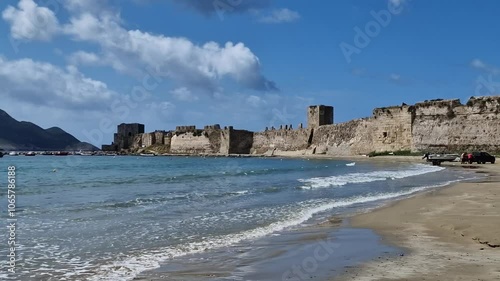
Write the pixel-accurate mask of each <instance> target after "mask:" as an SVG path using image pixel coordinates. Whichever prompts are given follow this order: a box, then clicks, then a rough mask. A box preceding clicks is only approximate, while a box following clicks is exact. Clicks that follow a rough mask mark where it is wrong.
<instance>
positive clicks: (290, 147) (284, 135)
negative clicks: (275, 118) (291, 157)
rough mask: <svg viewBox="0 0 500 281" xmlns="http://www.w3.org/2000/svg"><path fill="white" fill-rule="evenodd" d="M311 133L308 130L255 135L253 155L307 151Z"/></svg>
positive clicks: (267, 132) (268, 132)
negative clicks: (271, 152) (277, 151)
mask: <svg viewBox="0 0 500 281" xmlns="http://www.w3.org/2000/svg"><path fill="white" fill-rule="evenodd" d="M309 132H310V130H308V129H297V130H285V129H282V130H270V131H265V132H259V133H254V136H253V146H252V153H253V154H263V153H266V152H268V151H273V150H280V151H294V150H303V149H306V148H307V147H308V139H309V135H310V133H309Z"/></svg>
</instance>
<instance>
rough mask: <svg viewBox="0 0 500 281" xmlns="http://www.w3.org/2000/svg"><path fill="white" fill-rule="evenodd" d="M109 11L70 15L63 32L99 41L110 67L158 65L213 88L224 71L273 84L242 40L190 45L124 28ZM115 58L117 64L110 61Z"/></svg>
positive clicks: (265, 86) (189, 82)
mask: <svg viewBox="0 0 500 281" xmlns="http://www.w3.org/2000/svg"><path fill="white" fill-rule="evenodd" d="M120 22H121V19H120V18H119V17H118V16H117V15H114V14H110V13H102V14H100V15H92V14H89V13H83V14H80V15H78V16H75V17H72V18H71V20H70V23H69V24H67V25H65V27H64V32H65V33H66V34H69V35H70V36H72V38H73V39H74V40H77V41H86V42H93V43H95V44H98V45H99V46H100V47H101V49H102V53H103V56H104V57H105V61H107V62H108V63H109V64H110V65H111V66H112V67H113V68H114V69H115V70H117V71H122V72H131V71H134V70H137V68H140V69H151V68H161V69H162V74H163V76H165V77H167V78H169V79H172V80H174V81H175V82H177V83H178V84H179V85H180V86H181V87H189V88H198V89H205V90H208V91H211V92H215V91H216V90H217V89H218V88H219V85H218V84H219V83H220V81H221V80H222V79H223V78H224V77H229V78H231V79H233V80H235V81H237V82H238V83H239V84H240V85H242V86H244V87H247V88H250V89H255V90H262V91H266V90H276V86H275V85H274V83H273V82H272V81H269V80H267V79H266V78H265V77H264V76H263V75H262V74H261V73H260V72H261V71H260V68H261V66H260V61H259V59H258V58H257V56H256V55H255V54H253V53H252V51H251V50H250V49H249V48H248V47H246V46H245V45H244V44H243V43H236V44H233V43H232V42H228V43H226V44H225V45H224V46H220V45H219V44H217V43H215V42H208V43H206V44H204V45H195V44H193V43H192V42H191V41H189V40H188V39H186V38H179V37H166V36H163V35H156V34H151V33H148V32H143V31H140V30H126V29H125V28H123V27H122V26H121V24H120ZM117 61H118V62H120V63H121V64H120V65H117V64H116V63H115V62H117Z"/></svg>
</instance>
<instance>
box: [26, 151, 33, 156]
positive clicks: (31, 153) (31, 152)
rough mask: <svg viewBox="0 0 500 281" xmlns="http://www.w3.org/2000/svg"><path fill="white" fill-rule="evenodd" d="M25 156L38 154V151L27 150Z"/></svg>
mask: <svg viewBox="0 0 500 281" xmlns="http://www.w3.org/2000/svg"><path fill="white" fill-rule="evenodd" d="M24 156H36V153H35V152H33V151H30V152H27V153H26V154H24Z"/></svg>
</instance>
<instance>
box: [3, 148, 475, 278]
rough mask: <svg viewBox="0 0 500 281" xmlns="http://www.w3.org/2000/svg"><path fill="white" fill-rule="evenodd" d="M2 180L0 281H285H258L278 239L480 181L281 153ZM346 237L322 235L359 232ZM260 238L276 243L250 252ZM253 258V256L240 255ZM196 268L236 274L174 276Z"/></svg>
mask: <svg viewBox="0 0 500 281" xmlns="http://www.w3.org/2000/svg"><path fill="white" fill-rule="evenodd" d="M9 166H15V167H16V187H15V191H16V193H15V195H16V211H15V218H16V220H17V221H16V233H15V237H16V246H17V247H16V265H15V269H16V271H15V273H9V272H8V271H7V270H6V269H7V268H8V267H9V260H8V255H9V247H8V244H7V241H8V238H9V235H10V234H9V231H8V228H7V226H8V220H7V219H9V216H8V213H7V208H8V201H7V194H6V193H7V172H8V167H9ZM0 172H1V173H3V175H1V174H0V183H1V193H0V194H1V196H0V213H1V218H2V219H1V222H0V229H1V230H2V231H1V233H0V265H1V268H2V271H1V272H0V280H96V281H98V280H113V281H115V280H134V279H136V280H153V278H152V276H159V275H158V274H159V273H158V272H162V274H163V275H161V276H164V277H165V276H167V277H165V278H164V279H163V280H267V279H269V280H281V279H275V278H274V277H273V278H266V277H265V276H263V275H262V274H261V275H259V274H258V272H259V269H258V268H259V266H258V265H259V264H263V263H262V259H263V258H264V257H268V262H266V263H265V265H266V267H267V268H268V269H269V268H270V269H275V270H276V271H277V272H281V271H282V268H281V267H282V266H283V263H276V264H273V259H272V257H276V256H279V255H281V254H283V253H284V252H285V251H289V250H291V249H290V248H287V247H289V246H290V245H291V244H290V243H289V242H286V243H285V242H283V243H281V242H279V241H280V239H282V241H285V240H286V239H284V237H288V238H290V237H291V236H290V235H293V234H294V233H304V232H307V229H309V228H311V227H312V226H316V225H321V224H322V223H324V222H325V221H328V220H329V219H330V218H332V217H348V216H350V215H352V214H355V213H358V212H365V211H367V210H369V209H371V208H375V207H378V206H381V205H383V204H387V203H388V202H391V201H394V200H397V199H401V198H404V197H408V196H412V195H414V194H416V193H419V192H423V191H426V190H433V189H437V188H441V187H443V186H446V185H449V184H451V183H454V182H457V181H466V180H471V179H474V178H476V177H477V175H476V174H474V173H472V172H470V171H465V170H457V169H451V168H444V167H438V166H432V165H429V164H426V163H425V162H422V163H410V162H403V161H394V162H391V161H366V160H328V159H306V158H304V159H289V158H284V159H280V158H278V157H274V158H257V157H251V158H230V157H220V158H211V157H206V158H204V157H181V156H175V157H174V156H172V157H160V156H158V157H136V156H114V157H113V156H92V157H91V156H66V157H61V156H41V155H39V156H36V157H24V156H18V157H13V156H5V157H4V158H2V159H0ZM349 231H350V230H349V229H348V228H346V229H344V230H342V229H338V230H337V232H333V234H332V233H330V234H328V235H329V237H330V236H335V235H338V236H339V237H341V236H342V235H344V236H345V237H354V236H352V235H356V232H349ZM358 234H359V233H358ZM287 235H288V236H287ZM374 235H375V234H367V235H365V236H364V237H365V238H366V239H362V240H363V241H365V242H366V243H371V242H369V241H370V240H369V239H368V238H369V237H372V236H373V237H374ZM280 237H281V238H280ZM288 238H287V239H288ZM273 239H274V240H273ZM325 239H326V238H325ZM332 239H335V237H332ZM370 239H371V238H370ZM305 240H307V239H305ZM266 241H267V242H269V241H277V242H275V243H271V244H272V245H273V246H272V247H260V248H259V249H258V251H261V252H255V251H257V246H258V245H264V244H265V243H267V242H266ZM287 241H288V240H287ZM374 241H379V239H376V238H374ZM263 243H264V244H263ZM314 243H319V244H317V245H320V244H321V243H322V242H321V241H320V240H317V239H316V240H315V242H314ZM337 243H340V244H342V239H340V238H339V239H337ZM373 243H379V242H373ZM338 246H342V245H338ZM270 248H272V251H273V253H269V252H265V251H270V250H268V249H270ZM252 251H254V257H255V258H254V259H244V256H245V254H249V253H252ZM262 251H264V252H262ZM361 252H363V251H361ZM389 252H390V251H389ZM356 255H359V253H358V254H356V253H354V254H353V258H355V256H356ZM247 256H248V255H247ZM292 256H293V255H292ZM259 257H262V258H259ZM290 257H291V256H290ZM297 258H299V257H297ZM201 260H204V261H205V263H207V264H211V265H210V266H208V269H207V270H206V272H216V271H217V267H219V266H220V267H224V265H228V264H232V265H234V266H232V267H231V268H228V269H227V270H226V271H225V272H224V273H221V272H219V273H220V274H213V275H210V274H203V273H202V272H200V273H199V275H198V276H197V277H193V276H188V275H189V274H186V272H185V271H187V270H185V271H184V275H182V274H181V272H183V270H182V269H186V268H197V266H198V263H199V262H200V261H201ZM344 260H345V258H344ZM353 260H355V259H353ZM229 261H231V262H229ZM243 261H244V262H243ZM290 262H293V258H292V260H291V261H290ZM298 262H300V261H298ZM173 264H175V265H176V266H174V268H172V265H173ZM299 264H300V263H299ZM313 265H314V264H313ZM243 267H246V269H247V270H246V271H245V272H243V271H241V270H239V271H238V268H240V269H241V268H243ZM252 268H253V271H252ZM242 272H243V273H242ZM148 276H150V277H151V278H148ZM168 276H172V277H171V279H168ZM182 276H184V277H182ZM279 276H284V275H282V274H280V275H279ZM280 278H281V277H280ZM283 278H284V277H283ZM311 278H312V277H311ZM319 279H320V278H319V277H318V280H319ZM289 280H302V279H300V278H299V279H297V278H295V279H293V278H292V279H289Z"/></svg>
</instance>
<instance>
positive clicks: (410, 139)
mask: <svg viewBox="0 0 500 281" xmlns="http://www.w3.org/2000/svg"><path fill="white" fill-rule="evenodd" d="M333 112H334V109H333V107H331V106H324V105H319V106H310V107H308V108H307V117H308V118H307V119H308V121H307V128H303V127H302V125H301V124H300V125H299V126H298V129H295V130H294V129H292V126H291V125H286V126H281V127H280V128H279V129H274V128H271V129H268V128H266V130H265V131H264V132H256V133H254V132H250V131H245V130H235V129H233V127H225V128H223V129H222V128H221V127H220V126H219V125H211V126H205V128H204V129H203V130H201V129H196V127H195V126H179V127H177V128H176V130H175V131H168V132H166V131H156V132H154V133H148V134H144V125H141V124H121V125H119V126H118V133H117V134H115V142H114V143H113V144H112V145H111V146H109V145H108V146H103V150H104V149H106V150H124V149H137V148H143V147H149V146H152V145H161V146H163V147H165V150H166V151H169V152H170V153H173V154H199V153H209V154H249V153H250V154H264V153H267V154H269V153H271V154H272V153H273V152H275V151H303V152H304V153H321V154H329V155H346V156H347V155H358V154H368V153H370V152H383V151H399V150H411V151H421V152H423V151H425V152H444V151H453V152H460V151H471V150H486V151H495V152H497V151H500V118H499V117H500V96H493V97H478V98H474V97H472V98H471V99H470V100H469V101H468V102H467V103H466V104H465V105H463V104H461V103H460V101H459V100H434V101H426V102H421V103H417V104H415V105H406V104H403V105H401V106H391V107H383V108H376V109H374V110H373V114H372V116H371V117H368V118H361V119H356V120H352V121H349V122H345V123H339V124H334V123H333Z"/></svg>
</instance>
